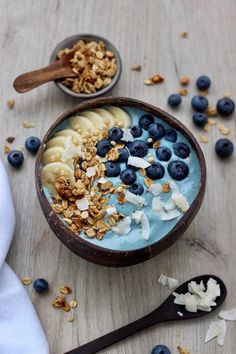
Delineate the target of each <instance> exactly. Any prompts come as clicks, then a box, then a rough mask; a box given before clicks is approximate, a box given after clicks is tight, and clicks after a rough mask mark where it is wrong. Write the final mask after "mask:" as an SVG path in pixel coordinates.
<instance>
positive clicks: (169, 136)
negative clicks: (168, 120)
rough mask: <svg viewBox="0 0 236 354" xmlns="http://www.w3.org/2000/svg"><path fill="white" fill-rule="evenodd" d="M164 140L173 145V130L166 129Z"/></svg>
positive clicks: (174, 133) (175, 138)
mask: <svg viewBox="0 0 236 354" xmlns="http://www.w3.org/2000/svg"><path fill="white" fill-rule="evenodd" d="M165 139H166V140H167V141H170V142H171V143H175V142H176V140H177V132H176V131H175V130H174V129H167V130H166V133H165Z"/></svg>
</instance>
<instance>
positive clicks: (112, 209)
mask: <svg viewBox="0 0 236 354" xmlns="http://www.w3.org/2000/svg"><path fill="white" fill-rule="evenodd" d="M106 212H107V214H108V215H113V214H117V210H116V207H114V206H110V207H108V208H107V209H106Z"/></svg>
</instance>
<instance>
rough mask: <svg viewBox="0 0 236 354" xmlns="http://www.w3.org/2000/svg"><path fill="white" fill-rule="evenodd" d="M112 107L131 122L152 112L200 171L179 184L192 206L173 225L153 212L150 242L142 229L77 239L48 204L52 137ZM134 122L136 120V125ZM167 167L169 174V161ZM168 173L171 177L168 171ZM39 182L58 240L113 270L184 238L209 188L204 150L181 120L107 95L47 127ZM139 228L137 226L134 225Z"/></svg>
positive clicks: (42, 201)
mask: <svg viewBox="0 0 236 354" xmlns="http://www.w3.org/2000/svg"><path fill="white" fill-rule="evenodd" d="M114 106H115V107H119V108H121V109H122V110H125V111H126V112H127V113H128V114H129V115H130V116H131V120H132V124H135V125H136V124H138V116H140V115H142V114H149V115H152V116H153V117H155V119H158V121H159V122H161V123H162V124H163V126H164V127H165V129H174V130H175V131H176V132H177V134H178V136H180V137H181V139H180V140H183V141H185V142H186V143H188V145H189V146H190V150H191V154H190V157H189V158H188V163H189V164H192V165H191V166H192V167H189V170H190V171H191V168H192V169H195V171H197V172H196V176H195V177H191V176H192V175H191V174H189V176H188V177H187V178H186V181H187V179H191V178H192V180H191V181H190V182H191V183H190V184H188V182H185V180H183V181H181V182H182V183H183V190H185V191H186V193H187V196H188V200H189V208H188V209H187V210H186V211H185V212H184V213H183V214H182V215H181V216H180V217H178V218H177V219H175V220H174V221H173V220H170V221H163V222H162V223H160V224H158V222H159V221H158V220H159V219H158V215H155V214H154V215H153V216H152V217H151V218H150V219H149V223H150V230H151V231H152V232H150V238H149V239H148V240H147V239H144V238H145V237H144V238H142V236H141V235H140V230H139V229H138V228H137V229H135V232H133V230H132V232H133V233H131V234H130V235H129V234H126V235H119V236H118V235H115V233H114V232H113V231H109V234H105V236H104V238H103V239H102V240H97V239H94V238H88V237H86V235H83V234H80V235H78V234H76V233H74V232H72V231H71V230H70V229H69V227H68V225H67V224H66V223H65V222H64V221H62V218H60V215H58V214H56V213H55V212H54V211H53V209H52V207H51V205H50V201H51V200H50V197H49V195H48V193H47V192H46V191H45V188H44V186H43V185H42V181H41V170H42V167H43V164H42V156H43V153H44V151H45V149H46V143H47V142H48V141H49V140H50V139H51V138H52V137H53V136H54V134H55V133H56V132H58V131H60V130H62V129H65V127H66V125H67V124H68V123H67V122H68V119H69V118H70V117H72V116H75V115H77V116H79V115H80V113H81V112H82V111H91V110H95V111H96V110H97V109H99V108H104V107H105V108H106V107H108V109H109V107H114ZM132 115H133V116H132ZM135 119H136V121H134V120H135ZM163 144H165V141H163ZM163 165H164V166H165V169H166V171H167V165H168V162H167V163H166V164H163ZM165 175H166V176H167V177H168V173H167V172H166V173H165ZM167 177H166V178H167ZM35 179H36V189H37V194H38V198H39V202H40V205H41V208H42V211H43V213H44V215H45V217H46V220H47V222H48V223H49V225H50V227H51V229H52V230H53V232H54V234H55V235H56V236H57V237H58V238H59V240H61V241H62V242H63V243H64V245H65V246H66V247H68V248H69V249H70V250H71V251H72V252H74V253H75V254H77V255H78V256H80V257H82V258H84V259H86V260H88V261H90V262H93V263H96V264H99V265H103V266H109V267H110V266H112V267H121V266H129V265H133V264H137V263H140V262H143V261H146V260H148V259H150V258H151V257H153V256H156V255H157V254H159V253H161V252H162V251H164V250H166V249H167V248H168V247H170V246H171V245H172V244H173V243H175V242H176V241H177V240H178V239H179V238H180V237H181V236H182V235H183V233H184V232H185V230H186V229H187V228H188V226H189V225H190V223H191V222H192V221H193V219H194V217H195V215H196V214H197V212H198V210H199V208H200V206H201V204H202V201H203V197H204V193H205V186H206V165H205V159H204V156H203V153H202V151H201V148H200V146H199V144H198V142H197V141H196V139H195V138H194V136H193V135H192V134H191V132H190V131H189V130H188V129H187V128H186V127H185V126H184V125H183V124H182V123H181V122H180V121H178V120H177V119H175V118H174V117H172V116H171V115H170V114H169V113H167V112H165V111H163V110H161V109H159V108H157V107H154V106H152V105H150V104H147V103H144V102H142V101H138V100H135V99H129V98H113V97H104V98H95V99H91V100H88V101H85V102H83V103H80V104H79V105H78V106H77V107H76V108H73V109H71V110H69V111H67V112H65V113H63V114H62V115H61V116H60V117H59V118H58V119H57V120H56V121H55V123H54V124H53V125H52V126H51V127H50V128H49V129H48V131H47V132H46V134H45V136H44V138H43V140H42V144H41V147H40V149H39V152H38V155H37V159H36V166H35ZM169 179H170V178H169ZM154 182H155V183H156V182H159V181H158V180H157V181H154ZM177 182H178V181H177ZM181 191H182V190H181ZM149 194H150V193H148V192H144V193H143V196H144V197H145V196H146V195H149ZM126 204H127V206H126ZM128 204H129V203H125V206H124V208H125V209H124V210H126V212H127V210H128V208H129V206H128ZM150 204H152V203H150ZM149 215H152V210H151V209H150V210H147V216H148V217H149ZM158 225H160V226H158ZM135 227H138V226H137V225H136V226H135ZM114 235H115V236H114ZM132 240H134V242H132Z"/></svg>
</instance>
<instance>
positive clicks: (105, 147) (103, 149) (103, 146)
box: [96, 139, 112, 157]
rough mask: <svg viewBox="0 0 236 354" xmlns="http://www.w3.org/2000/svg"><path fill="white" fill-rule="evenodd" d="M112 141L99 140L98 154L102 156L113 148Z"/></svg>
mask: <svg viewBox="0 0 236 354" xmlns="http://www.w3.org/2000/svg"><path fill="white" fill-rule="evenodd" d="M111 147H112V146H111V144H110V141H109V140H107V139H101V140H99V141H98V143H97V145H96V148H97V154H98V155H99V156H101V157H104V156H105V155H106V153H107V152H108V151H109V150H110V149H111Z"/></svg>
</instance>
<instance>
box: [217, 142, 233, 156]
mask: <svg viewBox="0 0 236 354" xmlns="http://www.w3.org/2000/svg"><path fill="white" fill-rule="evenodd" d="M215 151H216V153H217V155H218V156H219V157H221V158H225V157H229V156H230V155H232V153H233V151H234V145H233V143H232V142H231V141H230V140H229V139H226V138H224V139H219V140H218V141H217V142H216V145H215Z"/></svg>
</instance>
